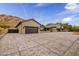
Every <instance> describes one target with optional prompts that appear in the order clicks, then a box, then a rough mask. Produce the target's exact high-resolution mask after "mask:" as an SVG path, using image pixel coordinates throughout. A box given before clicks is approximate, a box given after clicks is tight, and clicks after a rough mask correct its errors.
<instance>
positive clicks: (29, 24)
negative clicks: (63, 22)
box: [8, 19, 41, 34]
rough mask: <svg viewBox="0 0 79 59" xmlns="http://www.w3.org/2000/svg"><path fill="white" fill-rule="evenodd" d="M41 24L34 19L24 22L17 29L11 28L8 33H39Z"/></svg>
mask: <svg viewBox="0 0 79 59" xmlns="http://www.w3.org/2000/svg"><path fill="white" fill-rule="evenodd" d="M40 28H41V24H40V23H39V22H37V21H36V20H34V19H28V20H23V21H21V22H19V23H18V24H17V25H16V27H15V28H9V29H8V33H24V34H28V33H39V32H40Z"/></svg>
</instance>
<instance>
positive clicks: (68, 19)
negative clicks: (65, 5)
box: [62, 17, 73, 23]
mask: <svg viewBox="0 0 79 59" xmlns="http://www.w3.org/2000/svg"><path fill="white" fill-rule="evenodd" d="M71 21H73V19H72V18H71V17H67V18H63V19H62V22H63V23H68V22H71Z"/></svg>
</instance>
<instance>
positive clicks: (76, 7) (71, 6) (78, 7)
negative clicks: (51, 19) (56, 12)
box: [65, 3, 79, 12]
mask: <svg viewBox="0 0 79 59" xmlns="http://www.w3.org/2000/svg"><path fill="white" fill-rule="evenodd" d="M65 9H66V10H68V11H72V12H79V4H78V3H67V4H66V5H65Z"/></svg>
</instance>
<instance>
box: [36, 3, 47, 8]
mask: <svg viewBox="0 0 79 59" xmlns="http://www.w3.org/2000/svg"><path fill="white" fill-rule="evenodd" d="M47 5H48V4H47V3H37V4H36V5H35V6H37V7H41V6H47Z"/></svg>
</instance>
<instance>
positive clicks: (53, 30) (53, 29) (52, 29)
mask: <svg viewBox="0 0 79 59" xmlns="http://www.w3.org/2000/svg"><path fill="white" fill-rule="evenodd" d="M49 31H50V32H58V31H57V28H49Z"/></svg>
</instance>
